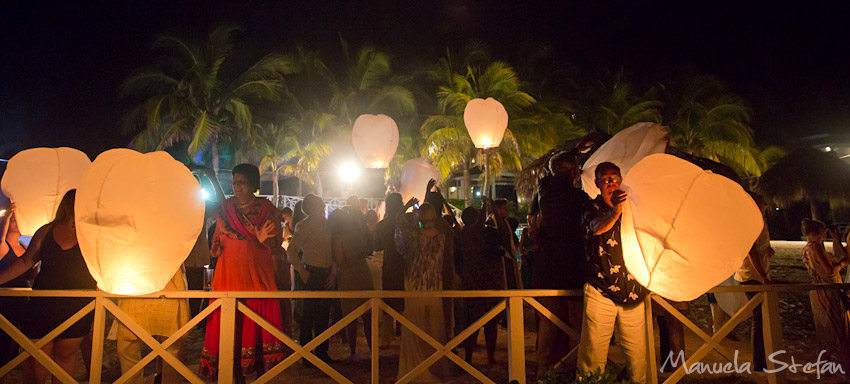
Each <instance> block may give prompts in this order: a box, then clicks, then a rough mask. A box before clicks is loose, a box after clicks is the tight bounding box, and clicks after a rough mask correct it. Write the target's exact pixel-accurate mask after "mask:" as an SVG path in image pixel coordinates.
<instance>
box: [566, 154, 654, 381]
mask: <svg viewBox="0 0 850 384" xmlns="http://www.w3.org/2000/svg"><path fill="white" fill-rule="evenodd" d="M595 176H596V186H597V187H599V190H600V194H599V196H598V197H597V198H596V199H595V200H593V204H591V206H590V208H588V210H587V212H586V213H585V215H584V218H583V224H584V227H585V229H586V230H587V235H588V237H587V247H586V255H587V264H586V265H587V275H586V279H587V283H585V285H584V318H583V319H582V329H581V342H580V343H579V352H578V369H579V371H581V372H592V371H595V370H596V369H597V368H601V369H605V365H606V363H607V361H608V345H609V344H610V341H611V336H612V335H613V334H614V332H615V331H616V333H617V340H618V341H619V342H620V345H621V346H622V347H623V351H624V352H625V354H626V357H627V361H628V364H629V370H630V372H631V375H632V380H634V381H636V382H638V383H642V382H644V381H646V366H647V364H646V352H645V351H646V321H645V317H644V316H645V313H644V302H643V300H644V297H646V294H647V290H646V288H644V287H643V286H641V285H640V284H639V283H638V282H637V280H635V278H634V277H633V276H632V275H631V274H630V273H629V271H628V270H626V265H625V263H624V262H623V247H622V245H621V241H620V217H621V216H622V213H623V208H624V207H625V202H626V193H625V192H624V191H622V190H620V182H621V181H622V177H621V176H620V168H619V167H617V166H616V165H614V164H612V163H607V162H606V163H602V164H599V165H598V166H597V167H596V171H595Z"/></svg>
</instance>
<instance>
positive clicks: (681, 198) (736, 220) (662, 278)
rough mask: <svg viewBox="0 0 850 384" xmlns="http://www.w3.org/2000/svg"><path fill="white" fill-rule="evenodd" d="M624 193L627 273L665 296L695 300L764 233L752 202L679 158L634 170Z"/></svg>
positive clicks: (655, 158)
mask: <svg viewBox="0 0 850 384" xmlns="http://www.w3.org/2000/svg"><path fill="white" fill-rule="evenodd" d="M622 189H623V190H624V191H626V192H627V193H628V200H627V204H626V206H625V210H624V212H623V217H622V219H621V220H622V221H621V241H622V244H623V257H624V259H625V263H626V268H628V270H629V272H631V274H632V275H633V276H634V277H635V279H637V281H638V282H639V283H641V284H642V285H643V286H645V287H646V288H648V289H649V290H650V291H653V292H655V293H657V294H659V295H661V296H663V297H665V298H667V299H670V300H674V301H690V300H694V299H696V298H697V297H699V296H700V295H702V294H704V293H705V292H706V291H708V290H709V289H711V288H712V287H714V286H716V285H718V284H720V283H721V282H723V281H724V280H726V279H727V278H728V277H729V276H731V275H732V274H733V273H734V272H735V271H736V270H737V269H738V268H739V267H740V266H741V262H742V261H743V260H744V257H746V256H747V253H748V252H749V250H750V248H751V247H752V245H753V243H754V242H755V240H756V238H757V237H758V235H759V233H760V232H761V229H762V226H763V225H764V222H763V220H762V217H761V212H760V211H759V209H758V207H757V206H756V203H755V202H754V201H753V199H752V198H751V197H750V195H749V194H748V193H747V192H746V191H744V189H743V188H741V186H740V185H739V184H737V183H735V182H734V181H732V180H730V179H728V178H726V177H723V176H720V175H717V174H714V173H711V172H709V171H704V170H703V169H701V168H700V167H698V166H696V165H694V164H692V163H690V162H687V161H685V160H682V159H680V158H678V157H675V156H671V155H666V154H655V155H650V156H647V157H645V158H644V159H643V160H641V161H640V162H638V163H637V164H636V165H635V166H634V167H632V169H631V171H630V172H629V174H628V175H627V176H626V177H625V179H624V180H623V184H622Z"/></svg>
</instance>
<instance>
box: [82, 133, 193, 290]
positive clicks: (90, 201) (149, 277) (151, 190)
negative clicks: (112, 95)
mask: <svg viewBox="0 0 850 384" xmlns="http://www.w3.org/2000/svg"><path fill="white" fill-rule="evenodd" d="M200 189H201V186H200V184H198V180H197V179H196V178H195V177H194V176H192V173H191V172H190V171H189V169H188V168H186V167H185V166H184V165H183V164H181V163H180V162H178V161H176V160H174V159H173V158H172V157H171V156H170V155H169V154H167V153H165V152H151V153H146V154H141V153H139V152H136V151H133V150H130V149H112V150H109V151H106V152H103V153H102V154H100V155H99V156H98V157H97V158H96V159H95V160H94V162H93V163H92V165H91V166H90V167H89V169H88V170H87V171H86V172H85V174H84V175H83V177H82V180H81V181H80V185H79V187H78V188H77V198H76V203H75V205H74V208H75V220H76V225H77V238H78V240H79V244H80V250H81V251H82V253H83V258H85V260H86V264H87V265H88V268H89V271H90V272H91V274H92V277H94V279H95V280H96V281H97V286H98V288H100V289H102V290H104V291H107V292H109V293H116V294H123V295H143V294H148V293H153V292H157V291H160V290H162V289H163V288H165V285H166V283H168V281H169V280H171V278H172V277H173V276H174V274H175V273H176V272H177V270H178V269H179V268H180V265H181V264H183V261H184V260H185V259H186V257H187V256H188V255H189V252H190V251H191V250H192V247H193V246H194V244H195V242H196V240H197V239H198V234H199V233H200V231H201V229H202V227H203V221H204V202H203V199H201V198H200V197H199V191H200Z"/></svg>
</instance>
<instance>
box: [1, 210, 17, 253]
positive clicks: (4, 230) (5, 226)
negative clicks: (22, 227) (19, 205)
mask: <svg viewBox="0 0 850 384" xmlns="http://www.w3.org/2000/svg"><path fill="white" fill-rule="evenodd" d="M14 206H15V205H14V204H12V208H10V209H9V211H8V212H6V215H5V217H4V220H3V225H2V227H0V260H2V259H3V257H5V256H6V254H8V253H9V244H6V235H8V234H9V223H10V222H11V221H12V215H13V214H15V211H14Z"/></svg>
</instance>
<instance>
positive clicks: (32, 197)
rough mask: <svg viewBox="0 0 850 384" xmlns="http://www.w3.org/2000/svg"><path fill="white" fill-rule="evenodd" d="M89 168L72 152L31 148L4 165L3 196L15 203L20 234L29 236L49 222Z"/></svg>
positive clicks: (83, 157) (83, 156) (86, 160)
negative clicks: (67, 193)
mask: <svg viewBox="0 0 850 384" xmlns="http://www.w3.org/2000/svg"><path fill="white" fill-rule="evenodd" d="M90 164H91V160H89V158H88V156H86V154H85V153H83V152H80V151H78V150H76V149H73V148H64V147H62V148H32V149H27V150H24V151H21V152H18V153H17V154H16V155H15V156H12V158H11V159H10V160H9V163H8V164H6V172H5V173H4V174H3V180H2V182H1V183H0V184H2V188H3V193H4V194H5V195H6V196H7V197H9V199H11V200H12V202H13V203H15V208H16V210H17V212H16V213H15V217H16V220H17V222H18V228H20V231H21V234H22V235H24V236H32V235H33V234H34V233H35V231H36V230H38V228H40V227H41V226H43V225H45V224H47V223H49V222H51V221H53V217H54V216H55V215H56V209H57V208H59V202H61V201H62V197H63V196H65V192H68V191H69V190H71V189H74V188H77V184H78V183H79V182H80V177H82V175H83V172H85V170H86V168H88V166H89V165H90Z"/></svg>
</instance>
